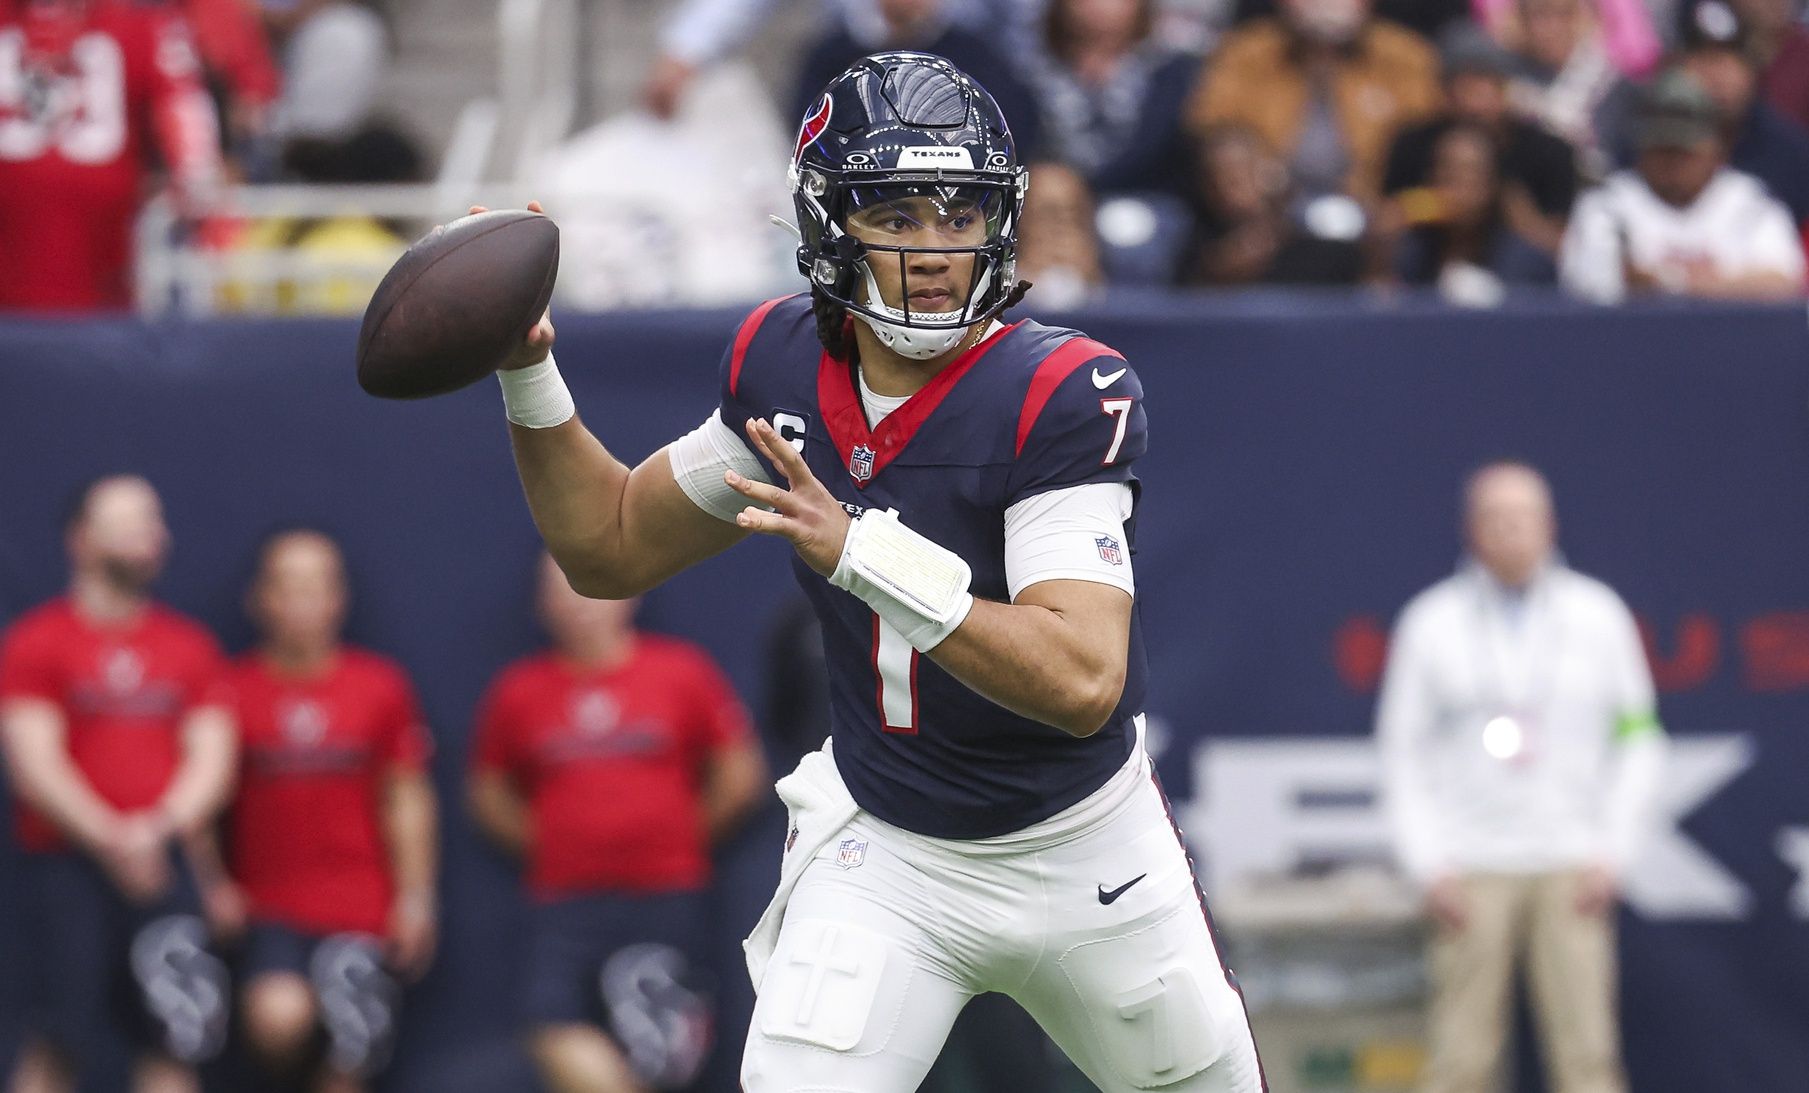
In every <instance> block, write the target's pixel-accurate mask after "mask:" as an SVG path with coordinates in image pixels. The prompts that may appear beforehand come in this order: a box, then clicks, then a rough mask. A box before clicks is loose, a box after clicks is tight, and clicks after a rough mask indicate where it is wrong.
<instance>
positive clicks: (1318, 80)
mask: <svg viewBox="0 0 1809 1093" xmlns="http://www.w3.org/2000/svg"><path fill="white" fill-rule="evenodd" d="M1279 7H1280V11H1281V15H1280V16H1279V17H1278V18H1269V19H1258V20H1255V21H1252V22H1250V23H1248V24H1246V25H1244V26H1243V27H1240V28H1239V29H1237V30H1235V31H1233V32H1232V33H1231V34H1229V35H1227V36H1226V38H1225V40H1224V42H1223V43H1222V44H1221V45H1220V48H1219V51H1218V53H1217V54H1216V55H1214V56H1213V58H1212V60H1211V61H1209V62H1208V65H1207V71H1206V75H1205V78H1204V79H1203V80H1202V81H1201V82H1200V87H1199V90H1198V91H1196V92H1195V94H1194V98H1193V102H1192V104H1191V106H1190V107H1189V110H1188V119H1187V120H1188V126H1189V128H1190V129H1191V130H1192V131H1193V132H1194V133H1195V134H1196V135H1200V134H1204V133H1205V132H1207V131H1209V130H1211V129H1212V128H1214V127H1216V126H1223V125H1241V126H1245V127H1248V128H1250V129H1252V130H1254V131H1255V132H1256V133H1257V134H1259V135H1260V136H1261V137H1262V138H1263V139H1264V140H1265V141H1267V142H1268V143H1269V145H1270V146H1271V147H1272V148H1273V149H1274V150H1275V151H1276V153H1277V154H1279V155H1280V156H1281V157H1282V158H1283V159H1285V160H1286V161H1287V162H1288V166H1289V169H1290V171H1291V173H1292V174H1293V176H1294V180H1295V182H1296V184H1297V185H1298V187H1299V190H1300V194H1301V196H1302V197H1303V198H1305V199H1311V198H1315V197H1322V196H1325V195H1327V194H1335V193H1345V194H1349V195H1351V196H1353V197H1356V198H1357V199H1358V200H1359V201H1361V202H1363V203H1364V204H1365V205H1366V206H1368V205H1370V204H1371V203H1372V202H1374V201H1375V200H1376V198H1377V196H1378V194H1379V193H1380V192H1381V182H1382V169H1383V166H1384V163H1385V161H1386V158H1387V155H1388V144H1389V141H1390V140H1391V139H1393V137H1394V133H1395V130H1396V128H1397V127H1399V126H1401V125H1402V124H1405V123H1409V122H1415V121H1419V120H1421V119H1423V118H1425V117H1427V116H1429V115H1431V114H1432V113H1434V112H1435V111H1436V110H1437V109H1438V106H1439V101H1440V100H1439V82H1438V77H1439V68H1438V56H1437V54H1436V53H1435V52H1434V51H1433V49H1432V47H1431V46H1430V45H1428V44H1427V43H1426V41H1425V40H1424V39H1422V38H1421V37H1420V36H1419V35H1417V34H1415V33H1413V32H1412V31H1410V30H1407V29H1406V28H1404V27H1398V26H1395V25H1393V24H1392V23H1388V22H1386V21H1384V20H1381V19H1376V18H1374V17H1372V16H1371V14H1370V0H1281V2H1280V4H1279Z"/></svg>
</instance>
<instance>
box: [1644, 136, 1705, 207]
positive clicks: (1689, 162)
mask: <svg viewBox="0 0 1809 1093" xmlns="http://www.w3.org/2000/svg"><path fill="white" fill-rule="evenodd" d="M1637 162H1638V167H1639V173H1640V177H1642V178H1644V179H1645V180H1646V185H1648V186H1650V187H1652V192H1653V193H1655V194H1657V195H1658V196H1659V198H1660V199H1662V200H1663V201H1665V202H1667V203H1669V204H1672V205H1679V206H1681V205H1688V204H1689V203H1690V202H1692V201H1694V200H1696V198H1697V197H1699V196H1700V195H1701V194H1702V191H1703V189H1704V188H1705V187H1707V186H1708V184H1709V181H1710V180H1711V179H1712V178H1714V177H1715V172H1716V171H1717V170H1719V169H1720V167H1721V144H1720V142H1719V141H1716V140H1714V139H1713V138H1710V139H1707V140H1701V141H1697V142H1696V143H1695V144H1687V145H1679V146H1675V147H1671V146H1666V145H1656V146H1654V147H1651V148H1646V149H1644V150H1643V151H1641V152H1640V154H1639V160H1638V161H1637Z"/></svg>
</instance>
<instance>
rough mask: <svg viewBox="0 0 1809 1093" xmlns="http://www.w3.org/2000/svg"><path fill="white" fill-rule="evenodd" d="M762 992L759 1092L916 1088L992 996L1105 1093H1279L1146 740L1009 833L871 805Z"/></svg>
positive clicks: (782, 935)
mask: <svg viewBox="0 0 1809 1093" xmlns="http://www.w3.org/2000/svg"><path fill="white" fill-rule="evenodd" d="M800 849H802V848H800ZM757 986H758V991H759V998H758V1001H757V1003H756V1005H755V1008H754V1018H753V1025H752V1027H751V1028H750V1030H749V1032H748V1040H747V1050H746V1054H745V1055H744V1056H743V1059H742V1067H741V1082H742V1087H743V1089H744V1090H746V1091H747V1093H781V1091H789V1093H893V1091H896V1093H912V1091H914V1090H916V1089H917V1087H918V1084H919V1083H920V1082H921V1081H922V1080H923V1076H924V1074H925V1073H926V1072H927V1071H928V1070H929V1068H930V1064H931V1063H933V1062H934V1061H935V1059H936V1056H937V1054H938V1052H940V1051H941V1049H942V1044H943V1041H944V1040H945V1039H946V1038H947V1036H948V1031H949V1027H950V1026H951V1025H952V1024H953V1023H954V1020H955V1015H956V1014H958V1013H959V1012H960V1011H961V1007H962V1006H964V1005H966V1004H967V1001H968V999H970V998H972V997H973V996H974V995H976V994H980V993H983V992H986V991H999V992H1001V993H1003V994H1006V995H1009V996H1010V997H1012V998H1013V999H1015V1000H1016V1001H1017V1002H1018V1003H1019V1004H1020V1005H1022V1006H1023V1007H1024V1008H1025V1009H1026V1010H1027V1011H1029V1013H1030V1015H1031V1016H1032V1017H1034V1018H1035V1019H1036V1020H1037V1022H1038V1023H1039V1024H1041V1025H1042V1027H1043V1028H1044V1029H1045V1030H1046V1031H1047V1032H1048V1033H1049V1035H1050V1037H1051V1038H1052V1039H1054V1041H1055V1042H1056V1044H1057V1045H1059V1046H1060V1047H1061V1049H1062V1050H1063V1051H1065V1052H1066V1053H1067V1055H1068V1057H1069V1058H1070V1059H1072V1060H1074V1062H1075V1064H1076V1065H1077V1066H1079V1067H1080V1069H1081V1070H1082V1071H1083V1072H1085V1074H1086V1075H1087V1077H1088V1078H1090V1079H1092V1080H1093V1082H1094V1083H1095V1084H1096V1085H1098V1086H1099V1088H1100V1089H1102V1090H1105V1091H1107V1093H1118V1091H1129V1090H1148V1089H1158V1090H1174V1091H1186V1093H1256V1091H1258V1090H1264V1089H1266V1088H1267V1086H1266V1084H1265V1082H1264V1080H1263V1076H1262V1069H1261V1066H1260V1064H1259V1063H1258V1061H1257V1057H1256V1045H1255V1043H1254V1041H1253V1040H1252V1039H1251V1035H1250V1026H1249V1022H1248V1020H1247V1019H1246V1016H1245V1013H1244V1006H1243V999H1242V997H1241V996H1240V994H1239V993H1238V991H1237V990H1236V988H1235V986H1234V982H1233V980H1232V978H1231V976H1230V973H1229V972H1228V971H1227V970H1226V969H1225V968H1224V966H1223V965H1222V963H1221V962H1220V956H1219V952H1218V949H1217V946H1216V944H1215V940H1214V938H1213V936H1212V931H1211V929H1210V926H1209V924H1208V920H1207V917H1206V910H1205V904H1204V901H1203V900H1202V899H1201V897H1200V895H1199V890H1198V888H1197V887H1196V886H1195V883H1194V877H1193V871H1192V868H1191V866H1190V865H1189V863H1188V860H1187V856H1186V853H1185V851H1184V850H1183V849H1182V846H1181V842H1180V838H1179V835H1178V833H1177V831H1176V830H1175V828H1174V826H1173V823H1172V821H1171V820H1170V818H1169V814H1168V808H1167V803H1166V801H1164V800H1163V797H1162V793H1161V790H1160V789H1159V787H1158V786H1157V785H1156V783H1155V780H1154V778H1153V777H1152V775H1151V773H1150V767H1149V761H1148V759H1147V758H1146V757H1145V756H1144V755H1143V752H1142V749H1141V748H1138V749H1137V750H1136V753H1135V754H1134V755H1133V756H1132V760H1131V762H1129V763H1127V764H1126V765H1125V768H1124V769H1123V770H1121V771H1119V772H1118V774H1117V775H1114V777H1113V779H1112V780H1111V781H1110V782H1109V783H1107V784H1106V785H1105V786H1104V787H1102V788H1101V789H1100V790H1099V791H1097V792H1096V793H1094V794H1093V795H1092V796H1090V797H1088V798H1087V799H1086V800H1084V801H1081V802H1080V803H1079V804H1077V805H1075V806H1073V807H1072V808H1069V809H1067V810H1066V811H1064V812H1062V813H1060V814H1058V815H1056V816H1054V817H1052V818H1051V819H1049V820H1046V821H1044V822H1042V823H1040V824H1036V825H1034V826H1032V827H1030V828H1026V829H1025V830H1023V831H1019V832H1014V833H1012V834H1010V835H1005V836H1001V837H999V838H996V839H983V840H952V839H932V838H926V837H924V836H921V835H915V834H912V833H910V832H908V831H904V830H902V829H900V828H897V827H893V826H892V825H890V824H886V823H883V822H881V821H879V820H877V819H875V818H873V817H872V816H870V815H868V814H867V813H865V812H860V813H857V814H856V815H855V817H854V819H853V820H852V821H850V822H849V823H848V824H847V825H846V826H845V827H844V828H842V830H841V831H840V832H839V833H837V834H836V835H835V836H834V837H832V838H830V839H829V840H828V841H827V842H826V843H824V844H823V846H822V848H821V849H819V850H818V851H817V852H816V854H815V855H814V856H813V858H812V860H811V861H810V862H809V863H808V864H807V865H805V866H804V871H803V873H802V875H801V876H800V877H799V879H798V883H797V887H796V888H795V889H794V890H793V891H792V893H791V895H790V900H789V903H788V904H787V905H786V906H785V909H784V919H783V925H782V926H781V928H780V931H779V937H778V943H777V946H776V948H775V949H774V951H773V956H772V959H771V961H770V962H769V963H768V964H767V965H766V968H765V971H764V974H763V978H762V980H761V982H760V983H759V984H757Z"/></svg>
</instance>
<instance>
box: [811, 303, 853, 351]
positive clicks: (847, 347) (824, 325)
mask: <svg viewBox="0 0 1809 1093" xmlns="http://www.w3.org/2000/svg"><path fill="white" fill-rule="evenodd" d="M810 310H811V311H812V312H814V313H815V314H816V317H817V341H820V342H822V343H823V348H824V349H826V350H828V351H829V355H830V356H831V357H834V358H835V359H836V360H838V361H847V362H849V363H850V364H852V363H854V358H855V357H856V356H858V355H859V354H860V347H859V346H857V345H856V344H855V342H854V332H853V331H851V330H849V329H848V309H847V308H845V307H843V306H842V305H841V304H838V303H836V302H835V301H834V300H831V299H830V298H829V297H828V295H826V294H825V293H824V292H823V290H822V289H820V288H818V287H817V286H815V285H812V286H810Z"/></svg>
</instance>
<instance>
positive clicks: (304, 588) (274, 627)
mask: <svg viewBox="0 0 1809 1093" xmlns="http://www.w3.org/2000/svg"><path fill="white" fill-rule="evenodd" d="M347 600H348V596H347V593H346V581H345V563H344V561H343V560H342V559H341V558H340V555H339V547H338V546H336V545H335V544H334V543H333V540H331V539H329V538H327V537H326V536H324V535H320V534H317V533H315V532H294V533H291V534H288V535H284V536H282V537H281V538H279V539H277V540H276V541H274V542H272V543H271V544H270V546H269V547H268V548H266V549H265V551H264V561H263V567H262V569H261V570H260V572H259V573H258V580H257V585H256V586H255V588H254V590H253V593H252V614H253V616H254V617H255V618H256V619H257V623H258V626H259V627H260V628H261V629H262V630H263V632H264V637H265V638H266V639H267V640H269V641H272V642H275V643H277V644H280V645H294V646H303V647H317V646H323V645H332V644H334V643H336V642H338V640H339V633H340V630H341V628H342V627H343V626H344V625H345V613H346V607H347Z"/></svg>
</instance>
